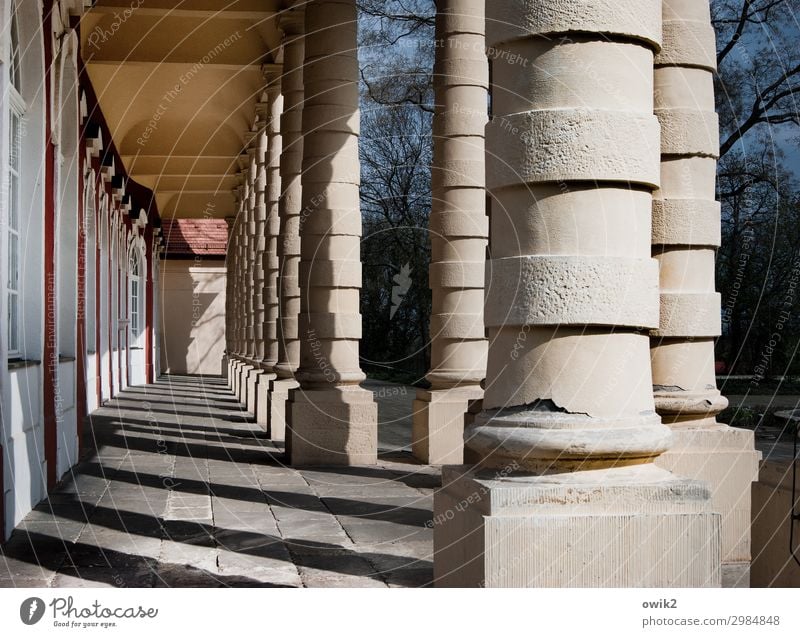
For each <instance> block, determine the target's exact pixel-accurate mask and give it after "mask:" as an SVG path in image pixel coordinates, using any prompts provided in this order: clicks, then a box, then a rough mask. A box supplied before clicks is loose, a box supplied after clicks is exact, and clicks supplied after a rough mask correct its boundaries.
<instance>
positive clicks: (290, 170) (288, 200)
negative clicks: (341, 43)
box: [267, 9, 304, 441]
mask: <svg viewBox="0 0 800 637" xmlns="http://www.w3.org/2000/svg"><path fill="white" fill-rule="evenodd" d="M303 20H304V15H303V11H302V9H294V10H293V11H290V12H288V13H284V14H283V15H282V16H281V18H280V22H279V26H280V28H281V30H282V31H283V33H284V44H283V77H282V78H281V90H282V92H283V113H282V114H281V122H280V127H281V135H282V139H283V147H282V152H281V157H280V182H281V193H280V198H279V201H278V213H279V220H280V233H279V237H278V245H277V252H278V261H279V271H278V298H279V319H278V329H277V339H276V340H277V342H278V362H277V364H276V365H275V373H276V375H277V376H276V378H275V380H274V381H272V384H271V385H270V388H269V394H268V396H267V410H268V413H267V423H268V427H267V434H268V435H269V437H270V439H271V440H275V441H280V440H285V439H286V401H287V400H288V399H289V390H291V389H295V388H296V387H298V383H297V381H296V380H295V378H294V373H295V371H296V370H297V367H298V365H299V363H300V340H299V338H298V336H297V315H298V313H299V312H300V287H299V285H298V268H299V265H300V210H301V209H302V205H303V204H302V192H303V190H302V186H301V175H302V172H303V133H302V130H303V121H302V120H303V54H304V44H303Z"/></svg>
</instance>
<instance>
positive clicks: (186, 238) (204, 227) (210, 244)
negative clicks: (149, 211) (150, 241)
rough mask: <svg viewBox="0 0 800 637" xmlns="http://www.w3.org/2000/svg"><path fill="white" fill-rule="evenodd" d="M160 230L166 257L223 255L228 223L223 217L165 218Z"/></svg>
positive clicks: (226, 241)
mask: <svg viewBox="0 0 800 637" xmlns="http://www.w3.org/2000/svg"><path fill="white" fill-rule="evenodd" d="M161 231H162V232H163V234H164V241H165V243H166V252H165V256H166V257H167V258H170V257H173V258H174V257H186V256H189V257H194V256H211V257H224V256H225V252H226V249H227V245H228V224H227V223H226V222H225V220H224V219H165V220H163V221H162V228H161Z"/></svg>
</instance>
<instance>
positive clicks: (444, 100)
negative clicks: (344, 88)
mask: <svg viewBox="0 0 800 637" xmlns="http://www.w3.org/2000/svg"><path fill="white" fill-rule="evenodd" d="M484 4H485V2H484V1H483V0H441V1H440V2H438V3H437V7H438V10H437V14H436V63H435V67H434V76H433V78H434V93H435V101H436V111H435V113H434V117H433V166H432V168H431V181H432V184H431V186H432V188H431V189H432V202H431V215H430V224H429V227H430V238H431V265H430V269H429V274H428V278H429V283H430V288H431V294H432V302H433V305H432V309H433V311H432V313H431V321H430V335H431V370H430V372H429V373H428V375H427V379H428V381H429V382H430V384H431V388H430V390H420V391H418V392H417V399H416V400H415V401H414V416H413V429H412V451H413V453H414V455H415V456H416V457H417V458H418V459H419V460H421V461H422V462H425V463H428V464H443V463H461V462H463V456H464V414H465V412H466V411H467V406H468V403H469V401H470V400H475V399H479V398H481V396H483V390H482V389H481V386H480V383H481V381H482V380H483V378H484V376H485V374H486V349H487V345H486V339H485V337H484V328H483V284H484V270H485V264H486V243H487V236H488V219H487V217H486V192H485V168H484V128H485V126H486V120H487V100H486V91H487V89H488V83H489V67H488V64H487V60H486V53H485V36H484V31H485V19H484Z"/></svg>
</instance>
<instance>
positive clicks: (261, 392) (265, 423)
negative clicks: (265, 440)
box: [253, 370, 276, 432]
mask: <svg viewBox="0 0 800 637" xmlns="http://www.w3.org/2000/svg"><path fill="white" fill-rule="evenodd" d="M275 378H276V376H275V372H272V371H266V370H261V374H260V375H259V377H258V382H257V384H256V387H255V400H254V401H253V415H254V416H255V417H256V423H258V424H259V425H261V426H262V427H263V428H264V431H265V432H268V431H269V416H268V415H267V414H268V412H267V405H268V404H269V388H270V387H271V386H272V383H273V381H274V380H275Z"/></svg>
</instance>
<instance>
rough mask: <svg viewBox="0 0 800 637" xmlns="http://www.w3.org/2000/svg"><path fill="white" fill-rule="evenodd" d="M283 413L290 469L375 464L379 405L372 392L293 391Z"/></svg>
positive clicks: (354, 389)
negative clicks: (292, 467) (291, 467)
mask: <svg viewBox="0 0 800 637" xmlns="http://www.w3.org/2000/svg"><path fill="white" fill-rule="evenodd" d="M286 410H287V414H286V415H287V419H286V425H287V427H286V435H287V437H289V438H290V439H291V440H290V441H288V440H287V452H288V457H289V463H290V464H291V465H292V466H309V465H369V464H375V463H376V462H377V461H378V405H377V404H376V403H375V400H374V399H373V396H372V392H371V391H368V390H366V389H362V388H361V387H359V386H358V385H346V386H341V387H331V388H326V389H311V390H308V389H302V388H298V389H292V390H291V391H290V392H289V402H288V403H287V405H286Z"/></svg>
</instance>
